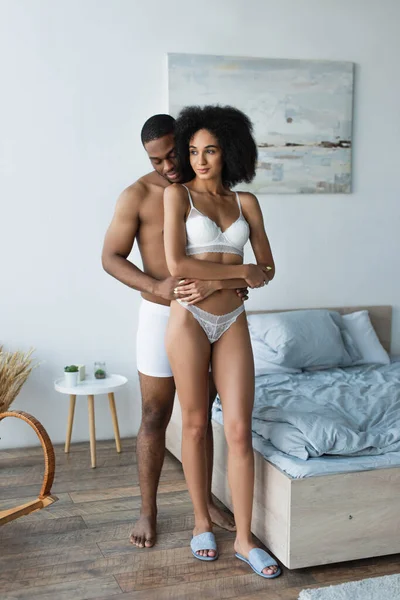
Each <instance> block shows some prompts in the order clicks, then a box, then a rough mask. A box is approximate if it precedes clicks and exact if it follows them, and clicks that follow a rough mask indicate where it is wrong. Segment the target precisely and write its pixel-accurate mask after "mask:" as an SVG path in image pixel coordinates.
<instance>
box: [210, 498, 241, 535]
mask: <svg viewBox="0 0 400 600" xmlns="http://www.w3.org/2000/svg"><path fill="white" fill-rule="evenodd" d="M208 512H209V515H210V517H211V521H212V522H213V523H214V525H218V527H222V529H227V530H228V531H236V525H235V521H234V519H233V517H231V515H228V513H226V512H224V511H223V510H221V509H220V508H218V506H215V504H214V503H212V504H209V506H208Z"/></svg>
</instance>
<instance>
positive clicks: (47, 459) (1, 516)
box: [0, 410, 58, 525]
mask: <svg viewBox="0 0 400 600" xmlns="http://www.w3.org/2000/svg"><path fill="white" fill-rule="evenodd" d="M7 417H14V418H16V419H21V420H22V421H25V423H28V425H30V426H31V427H32V429H33V430H34V431H35V433H36V435H37V436H38V438H39V440H40V443H41V444H42V448H43V451H44V477H43V483H42V488H41V490H40V493H39V495H38V497H37V498H35V499H34V500H31V501H30V502H27V503H26V504H21V505H20V506H15V507H14V508H9V509H7V510H0V525H4V524H5V523H8V522H9V521H13V520H14V519H18V518H19V517H23V516H24V515H29V514H30V513H31V512H34V511H36V510H40V509H41V508H45V507H46V506H49V505H50V504H53V502H55V501H56V500H58V498H57V496H53V495H52V494H51V486H52V485H53V480H54V472H55V457H54V448H53V444H52V443H51V440H50V438H49V436H48V434H47V431H46V430H45V428H44V427H43V425H42V424H41V423H40V422H39V421H38V420H37V419H35V417H33V416H32V415H30V414H28V413H26V412H23V411H21V410H13V411H7V412H3V413H0V421H2V420H3V419H6V418H7Z"/></svg>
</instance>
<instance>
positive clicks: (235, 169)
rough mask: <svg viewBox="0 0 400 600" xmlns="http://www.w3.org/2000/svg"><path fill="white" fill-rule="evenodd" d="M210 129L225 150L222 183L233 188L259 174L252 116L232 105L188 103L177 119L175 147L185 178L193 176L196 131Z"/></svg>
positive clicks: (186, 179)
mask: <svg viewBox="0 0 400 600" xmlns="http://www.w3.org/2000/svg"><path fill="white" fill-rule="evenodd" d="M200 129H207V131H209V132H210V133H212V134H213V135H214V136H215V137H216V138H217V140H218V143H219V145H220V147H221V150H222V158H223V168H222V173H221V177H222V183H223V185H224V186H225V187H227V188H230V187H233V186H235V185H236V184H238V183H240V182H242V181H245V182H246V183H250V182H251V181H252V180H253V179H254V176H255V174H256V164H257V146H256V143H255V141H254V138H253V135H252V134H253V126H252V123H251V121H250V119H249V118H248V117H247V116H246V115H245V114H244V113H242V112H241V111H240V110H238V109H237V108H233V106H187V107H186V108H184V109H183V110H181V112H180V113H179V115H178V118H177V120H176V123H175V133H174V135H175V148H176V151H177V154H178V159H179V165H180V170H181V173H182V176H183V178H184V180H185V181H189V180H190V179H193V177H194V176H195V172H194V171H193V169H192V167H191V165H190V154H189V144H190V140H191V139H192V137H193V136H194V134H195V133H196V132H197V131H199V130H200Z"/></svg>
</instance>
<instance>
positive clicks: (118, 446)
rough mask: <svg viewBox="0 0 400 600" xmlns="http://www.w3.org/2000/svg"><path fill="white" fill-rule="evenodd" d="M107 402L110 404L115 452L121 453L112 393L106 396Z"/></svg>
mask: <svg viewBox="0 0 400 600" xmlns="http://www.w3.org/2000/svg"><path fill="white" fill-rule="evenodd" d="M108 401H109V403H110V411H111V417H112V422H113V427H114V436H115V445H116V447H117V452H118V453H119V452H121V438H120V437H119V427H118V417H117V410H116V408H115V398H114V392H110V393H109V394H108Z"/></svg>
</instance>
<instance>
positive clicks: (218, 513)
mask: <svg viewBox="0 0 400 600" xmlns="http://www.w3.org/2000/svg"><path fill="white" fill-rule="evenodd" d="M208 390H209V415H208V428H207V437H206V454H207V504H208V512H209V514H210V517H211V521H212V522H213V523H214V524H215V525H218V526H219V527H222V528H223V529H227V530H228V531H235V530H236V527H235V521H234V519H233V517H231V515H229V514H228V513H226V512H224V511H223V510H221V509H220V508H218V506H216V505H215V503H214V499H213V497H212V493H211V484H212V472H213V462H214V437H213V430H212V425H211V412H212V405H213V402H214V400H215V398H216V396H217V390H216V388H215V384H214V380H213V378H212V375H211V374H210V376H209V384H208Z"/></svg>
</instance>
